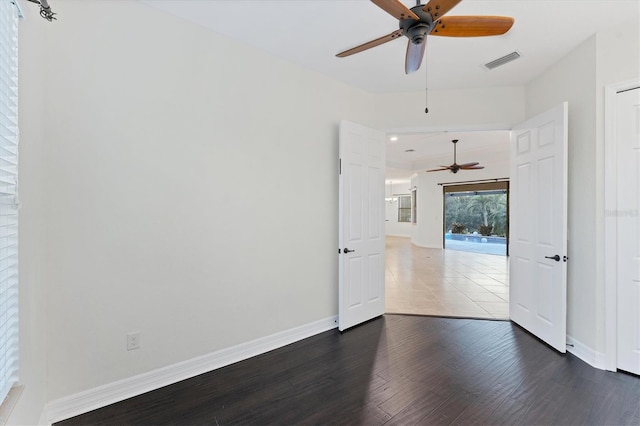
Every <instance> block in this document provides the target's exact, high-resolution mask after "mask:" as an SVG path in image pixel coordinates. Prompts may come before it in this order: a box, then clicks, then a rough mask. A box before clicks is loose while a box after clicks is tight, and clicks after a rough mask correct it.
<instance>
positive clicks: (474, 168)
mask: <svg viewBox="0 0 640 426" xmlns="http://www.w3.org/2000/svg"><path fill="white" fill-rule="evenodd" d="M480 169H484V166H469V167H462V166H460V170H480Z"/></svg>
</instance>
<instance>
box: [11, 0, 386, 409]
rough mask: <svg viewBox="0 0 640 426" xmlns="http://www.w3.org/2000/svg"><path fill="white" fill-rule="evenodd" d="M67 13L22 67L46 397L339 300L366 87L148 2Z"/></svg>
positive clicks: (293, 319)
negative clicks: (342, 196)
mask: <svg viewBox="0 0 640 426" xmlns="http://www.w3.org/2000/svg"><path fill="white" fill-rule="evenodd" d="M56 12H58V13H59V16H60V17H64V19H63V20H60V21H58V22H56V23H55V25H52V24H48V23H45V22H42V21H37V22H33V23H30V25H43V24H44V25H47V26H46V30H45V31H46V37H42V39H41V43H43V44H44V50H45V51H46V52H47V55H46V57H44V58H41V61H40V62H39V63H37V62H35V60H34V62H33V63H31V64H30V67H31V73H30V74H29V78H26V79H25V80H23V81H21V85H23V86H24V87H28V86H29V85H30V84H31V83H35V84H39V85H40V86H44V87H45V90H44V94H45V96H44V100H43V103H42V105H39V104H36V101H35V100H34V99H28V98H27V99H23V104H24V109H26V110H31V109H32V108H39V107H42V108H43V109H44V111H46V114H45V123H44V130H43V132H44V134H45V135H46V140H45V141H44V143H43V145H44V147H42V146H41V147H40V148H41V149H42V152H41V154H42V155H43V156H44V157H45V158H46V164H45V167H44V168H43V170H41V172H42V173H43V174H44V177H43V178H44V180H45V181H46V187H45V188H46V194H47V199H46V203H45V205H44V207H43V209H42V211H40V212H39V216H38V218H32V219H30V218H28V217H27V218H25V220H24V221H23V222H22V223H21V225H22V228H23V229H28V228H29V227H30V226H31V225H32V224H33V223H34V222H35V221H37V220H42V221H44V222H45V225H46V233H45V235H44V237H45V239H46V242H47V244H46V245H45V247H46V249H47V252H46V255H47V256H46V258H47V262H46V265H44V267H45V273H44V274H43V275H44V276H45V277H46V279H47V283H46V285H47V288H48V289H49V297H48V301H47V302H48V303H47V327H48V345H47V359H48V365H47V369H48V378H47V382H48V389H47V398H48V400H54V399H57V398H60V397H63V396H67V395H70V394H74V393H77V392H80V391H82V390H85V389H90V388H94V387H96V386H99V385H102V384H105V383H110V382H113V381H116V380H118V379H122V378H125V377H129V376H132V375H135V374H139V373H143V372H146V371H149V370H152V369H155V368H158V367H162V366H166V365H170V364H173V363H176V362H179V361H183V360H187V359H191V358H193V357H196V356H199V355H202V354H207V353H210V352H213V351H215V350H218V349H221V348H226V347H230V346H233V345H235V344H238V343H242V342H246V341H249V340H252V339H255V338H258V337H262V336H266V335H270V334H272V333H276V332H279V331H282V330H287V329H291V328H293V327H296V326H299V325H302V324H307V323H310V322H312V321H316V320H319V319H324V318H328V317H330V316H333V315H335V314H336V313H337V300H338V297H337V256H336V247H337V183H338V179H337V173H336V170H337V166H338V163H337V130H338V123H339V120H340V119H343V118H345V119H350V120H353V121H358V122H361V123H363V124H365V125H366V124H369V125H370V124H371V122H373V120H372V119H371V117H373V116H374V114H373V110H372V105H373V102H372V99H371V96H370V95H368V94H365V93H364V92H361V91H359V90H355V89H352V88H349V87H348V86H346V85H343V84H339V83H336V82H333V81H331V80H328V79H326V78H324V77H322V76H320V75H318V74H314V73H311V72H308V71H305V70H302V69H300V68H298V67H296V66H293V65H292V64H290V63H287V62H284V61H282V60H279V59H275V58H273V57H271V56H269V55H266V54H264V53H261V52H258V51H256V50H253V49H250V48H248V47H246V46H244V45H241V44H238V43H235V42H231V41H229V40H228V39H225V38H223V37H219V36H216V35H214V34H212V33H211V32H209V31H207V30H205V29H203V28H201V27H199V26H196V25H193V24H190V23H187V22H185V21H182V20H179V19H177V18H174V17H171V16H169V15H166V14H164V13H163V12H160V11H158V10H156V9H153V8H150V7H147V6H145V5H142V4H139V3H138V2H113V1H88V0H84V1H57V2H56ZM141 28H144V31H141V30H140V29H141ZM35 67H38V68H37V69H36V68H35ZM39 78H40V80H39ZM25 133H26V134H24V136H23V140H22V142H23V145H24V144H26V145H28V144H30V143H31V142H32V139H33V138H35V136H33V137H32V136H30V135H29V132H28V131H27V132H25ZM25 157H26V158H24V157H23V158H21V161H24V162H25V164H29V162H30V161H34V160H31V159H30V158H29V152H27V153H26V155H25ZM29 173H30V172H29V171H28V170H26V171H25V176H24V179H26V180H29V179H31V180H34V179H36V178H37V175H32V176H30V175H29ZM32 173H35V172H32ZM292 177H294V178H292ZM230 181H232V182H234V185H233V187H231V186H230V185H228V182H230ZM33 191H34V194H33V196H36V195H37V194H38V193H37V190H36V189H33ZM25 196H26V197H28V196H29V194H28V190H27V193H26V194H25ZM292 248H295V250H292ZM27 254H28V253H27ZM131 331H139V332H140V333H141V346H142V347H141V349H139V350H137V351H130V352H127V351H126V347H125V335H126V334H127V333H128V332H131ZM29 349H31V348H27V350H29Z"/></svg>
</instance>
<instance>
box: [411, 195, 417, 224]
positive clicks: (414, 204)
mask: <svg viewBox="0 0 640 426" xmlns="http://www.w3.org/2000/svg"><path fill="white" fill-rule="evenodd" d="M411 223H413V224H414V225H415V224H416V223H418V188H416V187H415V186H414V187H413V189H412V190H411Z"/></svg>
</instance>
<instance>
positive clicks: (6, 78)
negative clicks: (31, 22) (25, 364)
mask: <svg viewBox="0 0 640 426" xmlns="http://www.w3.org/2000/svg"><path fill="white" fill-rule="evenodd" d="M17 183H18V20H17V15H16V9H15V5H14V4H13V2H12V1H11V0H0V402H2V401H3V400H4V398H5V397H6V396H7V393H8V392H9V390H10V389H11V387H12V386H13V385H14V384H16V382H17V380H18V191H17V186H18V185H17Z"/></svg>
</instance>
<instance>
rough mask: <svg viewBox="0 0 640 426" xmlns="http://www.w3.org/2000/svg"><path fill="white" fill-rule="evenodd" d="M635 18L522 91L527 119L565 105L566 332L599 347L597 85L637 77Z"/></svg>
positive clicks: (601, 295)
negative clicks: (567, 120)
mask: <svg viewBox="0 0 640 426" xmlns="http://www.w3.org/2000/svg"><path fill="white" fill-rule="evenodd" d="M639 39H640V37H638V20H637V19H634V20H631V21H630V22H629V24H628V25H625V26H620V27H616V28H615V29H608V30H603V31H601V32H599V33H598V34H597V35H596V36H594V37H591V38H589V39H588V40H586V41H585V42H584V43H583V44H582V45H580V46H579V47H578V48H576V49H575V50H574V51H573V52H571V54H569V55H568V56H567V57H565V58H564V59H563V60H561V61H560V62H558V63H557V64H555V65H554V66H553V67H551V68H550V69H549V70H547V71H546V72H545V73H543V74H542V75H541V76H539V77H538V78H536V79H534V80H533V81H532V82H531V83H530V84H529V85H528V86H527V117H532V116H534V115H536V114H537V113H540V112H542V111H544V110H546V109H549V108H551V107H553V106H554V105H557V104H558V103H560V102H562V101H568V102H569V219H568V220H569V246H568V250H569V253H568V255H569V257H570V262H569V264H568V294H567V298H568V301H567V304H568V308H567V315H568V318H567V333H568V334H569V335H570V336H571V337H573V338H574V339H576V340H577V341H579V342H580V343H582V344H584V345H586V346H587V347H589V348H591V349H592V350H593V351H594V352H595V353H596V354H602V353H603V352H604V350H605V348H604V335H603V329H604V271H603V262H604V251H603V250H604V248H603V246H604V243H603V241H604V233H603V229H604V202H603V198H604V197H603V182H604V167H603V159H604V155H603V153H604V145H603V144H604V142H603V139H604V136H603V127H604V114H603V91H604V85H606V84H610V83H615V82H619V81H624V80H628V79H631V78H637V76H638V75H639V74H640V65H639V64H640V61H639V52H640V42H639Z"/></svg>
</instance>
